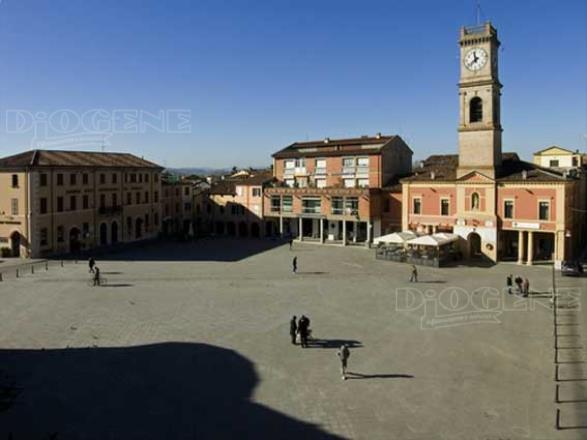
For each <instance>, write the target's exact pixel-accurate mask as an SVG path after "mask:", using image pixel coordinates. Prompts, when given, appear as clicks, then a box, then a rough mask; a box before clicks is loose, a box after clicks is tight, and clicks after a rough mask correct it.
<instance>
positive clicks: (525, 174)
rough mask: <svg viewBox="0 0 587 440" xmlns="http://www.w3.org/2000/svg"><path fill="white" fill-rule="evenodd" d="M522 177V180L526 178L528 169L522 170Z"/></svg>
mask: <svg viewBox="0 0 587 440" xmlns="http://www.w3.org/2000/svg"><path fill="white" fill-rule="evenodd" d="M522 179H523V180H527V179H528V171H526V170H523V171H522Z"/></svg>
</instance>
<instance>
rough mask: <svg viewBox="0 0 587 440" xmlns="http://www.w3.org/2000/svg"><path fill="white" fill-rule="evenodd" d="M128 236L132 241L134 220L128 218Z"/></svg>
mask: <svg viewBox="0 0 587 440" xmlns="http://www.w3.org/2000/svg"><path fill="white" fill-rule="evenodd" d="M126 234H127V235H128V239H129V240H131V239H132V218H130V217H127V218H126Z"/></svg>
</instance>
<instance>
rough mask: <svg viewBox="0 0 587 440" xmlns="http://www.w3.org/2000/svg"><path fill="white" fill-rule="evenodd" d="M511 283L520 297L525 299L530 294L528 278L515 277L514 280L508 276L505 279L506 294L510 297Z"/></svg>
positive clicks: (510, 275)
mask: <svg viewBox="0 0 587 440" xmlns="http://www.w3.org/2000/svg"><path fill="white" fill-rule="evenodd" d="M512 281H513V282H515V283H516V288H517V291H518V293H520V294H522V296H524V297H527V296H528V295H529V294H530V280H528V278H522V277H521V276H519V275H518V276H517V277H516V278H515V279H514V276H513V275H512V274H509V275H508V276H507V277H506V281H505V284H506V287H507V289H508V293H509V294H510V295H511V294H512V293H513V290H512V289H513V283H512Z"/></svg>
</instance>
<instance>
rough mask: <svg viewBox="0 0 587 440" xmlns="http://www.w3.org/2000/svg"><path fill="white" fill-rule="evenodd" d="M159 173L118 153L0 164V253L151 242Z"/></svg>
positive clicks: (32, 155) (43, 155) (38, 253)
mask: <svg viewBox="0 0 587 440" xmlns="http://www.w3.org/2000/svg"><path fill="white" fill-rule="evenodd" d="M161 170H162V168H161V167H159V166H158V165H156V164H154V163H151V162H148V161H146V160H144V159H141V158H138V157H136V156H133V155H131V154H121V153H96V152H74V151H45V150H33V151H28V152H25V153H21V154H17V155H15V156H10V157H6V158H3V159H0V188H2V193H1V194H0V248H4V250H3V251H2V252H3V253H4V254H5V256H8V255H10V256H15V257H18V256H21V257H33V258H37V257H43V256H49V255H56V254H65V253H77V252H80V251H83V250H88V249H92V248H95V247H100V246H108V245H112V244H117V243H123V242H132V241H137V240H143V239H147V238H152V237H156V236H157V235H158V233H159V229H160V219H161V213H160V200H159V198H160V194H161V182H160V173H161Z"/></svg>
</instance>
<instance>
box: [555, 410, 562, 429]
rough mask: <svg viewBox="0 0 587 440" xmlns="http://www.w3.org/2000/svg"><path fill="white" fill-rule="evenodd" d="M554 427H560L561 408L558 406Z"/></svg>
mask: <svg viewBox="0 0 587 440" xmlns="http://www.w3.org/2000/svg"><path fill="white" fill-rule="evenodd" d="M556 429H557V430H559V429H561V410H560V409H559V408H557V409H556Z"/></svg>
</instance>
